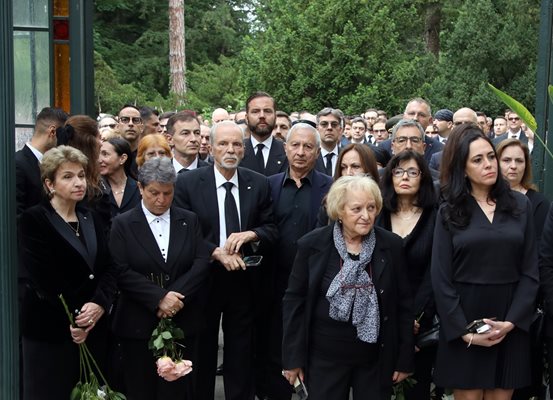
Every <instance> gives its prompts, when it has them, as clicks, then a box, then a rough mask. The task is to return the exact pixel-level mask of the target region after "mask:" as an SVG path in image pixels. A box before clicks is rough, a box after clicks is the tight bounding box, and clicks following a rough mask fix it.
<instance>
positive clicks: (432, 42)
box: [424, 2, 442, 58]
mask: <svg viewBox="0 0 553 400" xmlns="http://www.w3.org/2000/svg"><path fill="white" fill-rule="evenodd" d="M425 14H426V15H425V19H424V36H425V37H424V39H425V42H426V50H427V51H429V52H430V53H432V54H434V56H436V58H437V57H438V56H439V55H440V29H441V26H440V24H441V20H442V4H441V3H440V2H436V3H434V2H433V3H429V4H428V5H427V6H426V10H425Z"/></svg>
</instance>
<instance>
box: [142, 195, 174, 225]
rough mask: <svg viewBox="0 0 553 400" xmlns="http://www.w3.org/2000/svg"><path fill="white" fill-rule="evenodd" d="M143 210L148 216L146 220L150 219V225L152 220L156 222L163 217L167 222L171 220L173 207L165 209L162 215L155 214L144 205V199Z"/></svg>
mask: <svg viewBox="0 0 553 400" xmlns="http://www.w3.org/2000/svg"><path fill="white" fill-rule="evenodd" d="M142 211H143V212H144V215H145V216H146V220H147V221H148V225H150V224H151V223H152V222H154V221H155V220H156V219H161V220H163V221H165V222H167V223H170V222H171V209H170V208H169V209H168V210H167V211H165V212H164V213H163V214H161V215H155V214H152V213H151V212H150V210H148V209H147V208H146V206H145V205H144V200H142Z"/></svg>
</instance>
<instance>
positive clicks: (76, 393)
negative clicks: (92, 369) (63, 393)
mask: <svg viewBox="0 0 553 400" xmlns="http://www.w3.org/2000/svg"><path fill="white" fill-rule="evenodd" d="M80 398H81V382H78V383H77V384H76V385H75V387H74V388H73V390H72V391H71V395H70V396H69V399H70V400H79V399H80Z"/></svg>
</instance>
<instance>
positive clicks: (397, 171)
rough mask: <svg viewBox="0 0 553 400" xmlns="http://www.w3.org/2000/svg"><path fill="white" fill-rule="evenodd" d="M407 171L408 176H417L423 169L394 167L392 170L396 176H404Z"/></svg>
mask: <svg viewBox="0 0 553 400" xmlns="http://www.w3.org/2000/svg"><path fill="white" fill-rule="evenodd" d="M405 173H407V177H409V178H416V177H417V176H419V175H420V174H421V170H420V169H417V168H407V169H403V168H394V169H393V170H392V175H393V176H395V177H396V178H403V175H405Z"/></svg>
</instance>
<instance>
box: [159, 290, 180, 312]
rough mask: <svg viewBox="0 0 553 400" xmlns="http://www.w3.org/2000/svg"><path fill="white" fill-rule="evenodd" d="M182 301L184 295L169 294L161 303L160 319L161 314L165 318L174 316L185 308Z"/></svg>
mask: <svg viewBox="0 0 553 400" xmlns="http://www.w3.org/2000/svg"><path fill="white" fill-rule="evenodd" d="M182 299H184V295H182V294H180V293H179V292H173V291H170V292H167V294H166V295H165V296H164V297H163V299H161V301H160V302H159V305H158V308H159V311H158V314H157V315H158V317H159V316H160V314H161V315H162V316H164V317H172V316H174V315H175V314H176V313H177V312H179V311H180V310H181V308H182V307H184V303H183V302H182ZM160 312H161V313H160Z"/></svg>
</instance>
